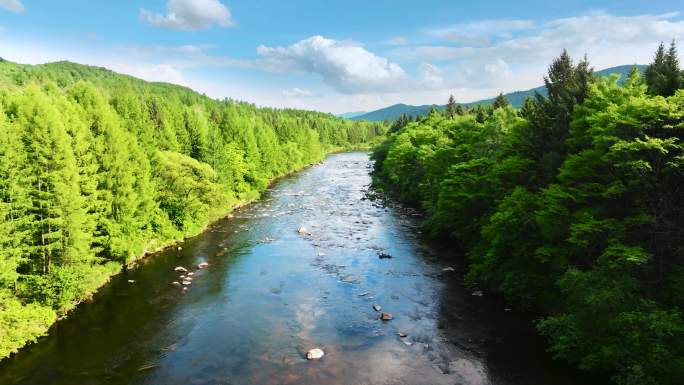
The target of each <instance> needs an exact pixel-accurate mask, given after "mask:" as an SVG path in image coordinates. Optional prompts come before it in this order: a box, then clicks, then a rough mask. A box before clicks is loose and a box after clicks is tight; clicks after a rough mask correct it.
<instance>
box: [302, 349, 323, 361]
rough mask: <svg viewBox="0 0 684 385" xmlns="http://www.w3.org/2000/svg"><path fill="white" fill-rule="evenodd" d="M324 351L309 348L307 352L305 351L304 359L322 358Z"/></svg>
mask: <svg viewBox="0 0 684 385" xmlns="http://www.w3.org/2000/svg"><path fill="white" fill-rule="evenodd" d="M324 355H325V353H324V352H323V350H321V349H318V348H316V349H311V350H309V351H308V352H306V359H307V360H320V359H321V358H323V356H324Z"/></svg>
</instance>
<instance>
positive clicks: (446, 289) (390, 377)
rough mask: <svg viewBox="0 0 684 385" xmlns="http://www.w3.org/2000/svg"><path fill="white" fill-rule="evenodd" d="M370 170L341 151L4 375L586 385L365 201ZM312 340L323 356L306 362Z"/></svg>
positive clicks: (167, 256) (160, 258) (47, 381)
mask: <svg viewBox="0 0 684 385" xmlns="http://www.w3.org/2000/svg"><path fill="white" fill-rule="evenodd" d="M368 171H369V160H368V157H367V156H366V155H365V154H363V153H347V154H338V155H333V156H331V157H329V158H328V159H327V160H326V161H325V162H324V163H323V164H322V165H318V166H315V167H313V168H311V169H308V170H305V171H303V172H301V173H299V174H297V175H294V176H291V177H288V178H285V179H283V180H281V181H279V182H278V183H277V184H276V185H275V186H274V187H273V188H272V189H271V191H269V192H268V193H267V194H266V196H265V197H264V199H263V200H262V201H261V202H259V203H258V204H254V205H252V206H250V207H248V208H245V209H242V210H239V211H237V212H236V213H235V217H234V218H232V219H229V220H224V221H221V222H219V223H217V224H215V225H214V226H212V228H211V229H210V230H209V231H207V232H206V233H204V234H202V235H200V236H198V237H196V238H193V239H190V240H187V241H186V242H185V243H184V244H183V245H182V250H180V251H179V250H172V251H166V252H163V253H160V254H158V255H155V256H152V257H151V258H148V259H146V260H145V261H144V262H143V263H142V266H140V267H139V268H137V269H135V270H133V271H130V272H128V273H126V274H122V275H120V276H117V277H115V279H114V280H113V281H112V283H111V284H110V285H108V286H107V287H105V288H103V290H101V291H100V292H99V293H98V294H97V295H96V296H95V299H94V301H93V302H91V303H88V304H85V305H83V306H80V307H79V308H78V309H77V310H76V311H75V312H73V313H72V314H71V316H70V317H69V318H68V319H67V320H63V321H60V322H59V323H58V324H57V325H55V327H54V328H53V329H52V330H51V333H50V336H49V337H46V338H43V339H41V340H40V342H39V343H38V344H35V345H33V346H30V347H29V348H27V349H24V350H23V351H22V352H21V353H20V354H18V355H15V356H14V357H12V358H11V359H8V360H6V361H5V362H3V363H2V364H0V383H2V384H32V385H58V384H59V385H90V384H98V385H99V384H149V385H152V384H154V385H175V384H194V385H202V384H206V385H209V384H316V383H318V384H345V385H351V384H426V385H427V384H429V385H438V384H468V385H480V384H515V385H523V384H530V385H532V384H534V385H540V384H553V385H575V384H577V385H579V384H587V383H589V381H588V379H587V378H581V377H580V374H579V373H577V372H576V371H574V370H571V369H569V368H566V367H563V366H561V365H560V364H558V363H553V362H551V361H550V359H548V358H547V354H546V353H544V345H543V343H542V341H540V339H539V338H537V337H536V336H535V335H534V333H533V331H532V329H531V327H530V324H529V320H527V319H526V318H525V316H522V315H519V314H516V313H515V312H510V311H506V310H505V305H504V304H502V303H500V302H499V301H497V300H496V299H493V298H491V297H490V296H488V295H486V294H485V296H483V297H478V296H473V295H471V292H470V291H467V290H465V289H464V288H462V286H461V284H460V276H461V274H462V273H461V271H462V269H460V268H459V267H458V266H456V270H457V271H456V272H448V271H447V272H445V271H443V270H442V269H443V268H444V267H445V266H447V265H446V264H445V263H444V262H442V261H444V258H443V256H440V255H439V254H440V253H438V252H435V251H432V250H430V249H429V248H428V247H427V246H426V245H424V244H423V243H421V242H420V241H419V240H417V238H416V234H417V232H416V229H415V223H414V219H415V218H414V216H413V215H412V214H411V212H410V211H407V210H403V209H401V208H383V207H382V205H381V203H379V202H371V201H369V200H364V199H363V198H364V192H365V190H366V189H367V186H368V184H369V183H370V178H369V176H368ZM300 226H304V227H305V228H306V230H307V231H308V232H311V234H310V235H306V234H299V233H298V231H297V229H298V228H299V227H300ZM447 248H448V247H447ZM379 253H388V254H390V255H391V256H393V258H391V259H380V258H378V254H379ZM200 261H207V262H209V264H210V266H209V267H208V268H207V269H202V270H196V269H193V270H196V271H195V274H194V276H193V281H192V284H191V285H190V286H189V288H188V290H187V292H183V291H182V290H181V289H180V288H179V287H176V286H172V285H170V282H172V281H176V280H179V279H178V276H179V273H175V272H174V271H173V268H174V267H175V266H179V265H181V266H186V267H193V266H195V265H196V264H197V263H198V262H200ZM128 280H134V281H135V282H133V283H129V282H128ZM365 293H367V294H365ZM364 294H365V295H364ZM374 303H377V304H380V305H381V306H382V310H383V311H388V312H390V313H392V314H393V316H394V319H393V320H391V321H389V322H383V321H381V320H379V313H377V312H376V311H374V310H373V309H372V304H374ZM398 332H403V333H406V334H408V336H407V337H405V338H400V337H399V336H398V335H397V333H398ZM314 347H320V348H322V349H323V350H324V351H325V353H326V355H325V357H324V358H323V359H322V360H321V361H316V362H309V361H307V360H306V359H305V358H304V357H305V353H306V351H307V350H309V349H311V348H314Z"/></svg>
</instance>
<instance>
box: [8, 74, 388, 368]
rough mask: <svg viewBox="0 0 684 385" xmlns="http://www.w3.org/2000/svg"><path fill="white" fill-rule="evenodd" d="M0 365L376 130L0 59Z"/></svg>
mask: <svg viewBox="0 0 684 385" xmlns="http://www.w3.org/2000/svg"><path fill="white" fill-rule="evenodd" d="M0 84H1V85H2V88H1V91H0V359H1V358H3V357H6V356H7V355H9V354H10V353H11V352H13V351H16V350H17V349H18V348H20V347H21V346H23V345H24V344H25V343H26V342H27V341H33V340H35V339H36V337H38V336H40V335H42V334H43V333H45V331H46V330H47V328H48V327H49V326H50V325H51V324H52V323H53V322H54V321H55V319H57V318H58V317H60V316H62V315H64V314H65V313H66V312H67V311H68V310H69V309H71V308H72V307H73V306H75V305H76V304H77V303H79V302H80V301H83V300H85V299H87V298H88V297H89V296H90V295H91V294H92V293H93V292H94V291H95V290H96V289H97V288H98V287H100V286H101V285H102V284H103V283H104V282H106V281H107V279H108V278H109V277H110V276H111V275H112V274H114V273H116V272H118V271H119V270H120V269H121V268H122V266H125V265H128V264H130V263H132V262H133V261H134V260H135V259H136V258H138V257H140V256H142V255H144V254H145V253H148V252H151V251H154V250H158V249H159V248H160V247H163V246H165V245H169V244H171V243H173V242H175V241H177V240H180V239H182V238H183V237H186V236H189V235H193V234H197V233H198V232H199V231H201V230H202V229H204V228H205V227H206V226H207V225H208V224H209V223H210V222H211V221H213V220H216V219H218V218H219V217H221V216H225V215H227V214H228V213H229V212H230V210H231V208H233V207H234V206H235V205H236V204H239V203H242V202H247V201H251V200H254V199H256V198H257V197H258V196H259V194H260V192H262V191H263V190H264V189H265V188H266V187H267V186H268V185H269V183H270V182H271V181H272V180H273V179H274V178H276V177H278V176H281V175H284V174H286V173H289V172H291V171H294V170H297V169H301V168H302V167H304V166H306V165H308V164H311V163H314V162H318V161H320V160H321V159H322V158H323V157H324V155H325V154H327V153H329V152H331V151H336V150H341V149H349V148H354V147H358V146H367V145H368V144H369V143H370V142H372V141H373V140H374V139H375V138H377V137H378V136H379V135H382V134H383V133H384V130H385V128H384V127H383V126H382V125H380V124H370V123H362V122H351V121H347V120H344V119H341V118H336V117H334V116H332V115H330V114H323V113H317V112H309V111H300V110H288V109H286V110H278V109H269V108H257V107H255V106H254V105H252V104H248V103H243V102H238V101H233V100H214V99H210V98H208V97H205V96H202V95H199V94H197V93H195V92H193V91H192V90H190V89H187V88H183V87H180V86H175V85H170V84H163V83H148V82H144V81H142V80H138V79H135V78H132V77H129V76H124V75H119V74H116V73H113V72H111V71H108V70H105V69H102V68H95V67H88V66H83V65H78V64H73V63H68V62H61V63H51V64H45V65H38V66H28V65H18V64H15V63H11V62H7V61H2V62H0Z"/></svg>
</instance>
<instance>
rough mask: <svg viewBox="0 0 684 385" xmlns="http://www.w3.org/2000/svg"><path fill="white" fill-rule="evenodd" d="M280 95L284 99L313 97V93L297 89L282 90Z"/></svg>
mask: <svg viewBox="0 0 684 385" xmlns="http://www.w3.org/2000/svg"><path fill="white" fill-rule="evenodd" d="M282 94H283V96H285V97H286V98H308V97H312V96H314V93H313V92H312V91H309V90H304V89H301V88H297V87H294V88H291V89H288V90H283V91H282Z"/></svg>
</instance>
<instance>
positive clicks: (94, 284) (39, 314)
mask: <svg viewBox="0 0 684 385" xmlns="http://www.w3.org/2000/svg"><path fill="white" fill-rule="evenodd" d="M356 148H357V146H354V148H349V149H347V148H341V147H332V148H330V149H328V151H327V152H326V154H325V155H324V157H323V158H321V159H318V160H317V162H316V163H308V164H304V165H302V167H300V168H297V169H293V170H290V171H288V172H286V173H284V174H282V175H278V176H276V177H274V178H272V179H271V180H270V182H269V184H268V185H267V186H266V187H265V188H264V189H263V190H261V191H257V192H256V193H257V194H258V195H256V196H253V197H252V198H251V199H248V200H241V201H239V202H237V203H235V204H233V205H231V206H230V209H229V210H228V211H225V212H222V213H220V214H218V215H215V216H212V217H210V218H208V219H207V221H206V222H205V223H204V224H203V225H202V226H199V227H195V228H194V229H193V230H192V231H191V232H186V233H183V234H182V238H174V239H167V240H159V239H152V240H148V241H146V243H147V244H148V245H154V247H153V248H154V249H153V250H149V251H146V252H144V253H143V254H141V255H139V256H136V257H134V258H132V259H131V260H130V261H127V262H126V263H123V264H116V263H115V262H111V261H110V262H107V263H106V264H104V265H102V267H101V268H99V269H98V270H97V271H98V272H99V274H98V275H97V276H93V277H90V279H89V287H87V288H86V289H85V290H84V293H83V295H81V296H79V297H78V299H77V300H74V301H72V302H69V303H68V304H66V305H64V306H62V307H61V308H59V309H57V310H56V311H54V312H50V311H48V310H47V309H45V310H43V309H41V308H40V307H38V306H34V307H31V308H29V310H30V311H29V312H22V313H21V314H26V313H27V315H26V318H24V319H21V318H20V319H17V320H16V322H22V323H23V324H24V325H26V324H28V323H30V324H31V325H32V327H31V328H28V329H25V331H24V332H23V333H22V334H20V335H14V336H13V338H11V339H7V338H5V339H4V340H3V341H0V353H3V354H0V361H2V360H4V359H6V358H7V357H9V356H10V355H11V354H16V353H18V352H20V350H21V349H22V348H23V347H25V346H27V345H30V344H32V343H35V342H36V341H38V339H39V338H40V337H43V336H45V335H48V334H49V331H50V328H51V327H52V326H53V325H54V324H55V322H57V321H59V320H62V319H65V318H68V317H69V315H70V314H71V313H72V312H73V310H74V309H76V308H77V307H78V306H79V305H81V304H83V303H85V302H89V301H91V300H92V298H93V296H94V295H95V294H96V293H97V292H98V291H100V290H101V289H102V288H103V287H104V286H106V285H107V284H108V283H109V282H110V281H111V279H112V278H113V277H114V276H116V275H118V274H121V273H122V272H125V271H129V270H132V269H135V268H136V267H137V265H138V264H139V263H140V262H141V261H142V260H143V259H146V258H149V257H151V256H154V255H155V254H158V253H160V252H163V251H167V250H169V249H174V248H179V247H182V246H181V245H182V244H183V243H184V242H186V241H187V240H188V239H190V238H193V237H196V236H198V235H200V234H202V233H204V232H205V231H207V229H208V228H209V227H210V226H211V225H212V224H214V223H216V222H217V221H220V220H222V219H224V218H228V217H230V216H231V213H232V212H234V211H235V210H236V209H239V208H241V207H244V206H246V205H249V204H252V203H253V202H255V201H258V200H259V198H260V195H261V194H262V193H263V191H264V190H266V189H268V188H270V187H271V186H272V185H273V184H274V183H276V182H277V181H278V180H280V179H282V178H284V177H287V176H289V175H292V174H294V173H297V172H300V171H302V170H304V169H306V168H308V167H311V166H313V165H314V164H318V163H320V162H321V161H322V160H323V159H324V158H325V157H327V156H329V155H330V154H333V153H339V152H344V151H351V150H354V149H356ZM146 249H147V248H146ZM8 303H9V304H10V305H11V304H12V302H9V301H7V302H6V305H7V304H8ZM16 306H19V305H18V304H17V305H16ZM15 308H16V307H15ZM10 310H11V308H7V307H5V308H3V309H0V311H4V312H9V311H10ZM5 333H11V331H9V330H8V331H6V332H5ZM0 337H1V336H0Z"/></svg>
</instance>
